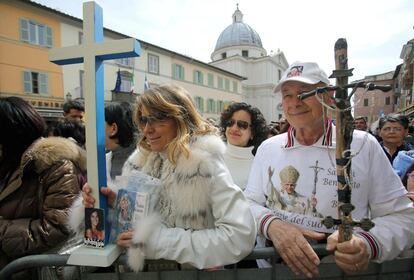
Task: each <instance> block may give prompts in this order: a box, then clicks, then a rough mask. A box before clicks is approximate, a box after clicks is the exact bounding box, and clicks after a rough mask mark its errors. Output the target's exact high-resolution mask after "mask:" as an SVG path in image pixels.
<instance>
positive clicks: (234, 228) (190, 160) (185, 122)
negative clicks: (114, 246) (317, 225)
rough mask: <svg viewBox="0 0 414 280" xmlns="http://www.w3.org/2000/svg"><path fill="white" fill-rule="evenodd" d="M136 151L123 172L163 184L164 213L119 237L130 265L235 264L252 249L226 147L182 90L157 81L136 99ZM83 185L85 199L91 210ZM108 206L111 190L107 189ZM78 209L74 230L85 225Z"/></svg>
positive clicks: (252, 228)
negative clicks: (152, 261)
mask: <svg viewBox="0 0 414 280" xmlns="http://www.w3.org/2000/svg"><path fill="white" fill-rule="evenodd" d="M136 105H137V106H136V112H135V116H134V119H135V122H136V123H137V126H138V128H139V130H140V132H141V137H142V138H141V139H140V141H139V145H138V148H137V150H136V151H135V152H134V153H133V154H132V155H131V157H130V158H129V159H128V161H127V163H126V164H125V165H124V169H123V174H122V175H128V173H129V172H131V171H132V170H134V169H135V170H140V171H143V172H144V173H146V174H149V175H151V176H153V177H156V178H159V179H160V180H161V182H162V187H161V191H160V202H159V205H158V213H159V216H157V218H155V217H154V216H151V217H147V218H144V219H143V220H140V221H139V222H138V223H137V224H136V225H135V227H134V228H135V230H134V231H133V232H123V233H121V234H120V235H119V236H118V241H117V243H118V245H119V246H122V247H125V248H128V263H129V265H130V267H131V268H132V269H133V270H135V271H139V270H141V269H142V268H143V263H144V259H165V260H172V261H176V262H177V263H179V264H181V265H190V266H192V267H195V268H198V269H207V268H214V267H217V266H223V265H226V264H231V263H236V262H238V261H240V260H241V259H243V258H244V257H245V256H247V255H248V254H249V253H250V252H251V250H252V249H253V247H254V242H255V237H256V225H255V222H254V219H253V217H252V214H251V212H250V210H249V205H248V203H247V201H246V200H245V198H244V196H243V193H242V192H241V190H240V189H239V188H238V187H237V186H236V185H235V184H234V183H233V181H232V179H231V176H230V174H229V171H228V169H227V167H226V166H225V164H224V161H223V153H224V151H225V145H224V143H223V142H222V140H221V139H220V138H219V137H218V136H217V135H216V132H215V129H214V128H213V127H212V126H211V125H209V124H208V123H207V122H206V121H204V120H203V119H202V117H201V116H200V114H199V113H198V112H197V111H196V108H195V106H194V104H193V102H192V101H191V97H190V95H189V94H188V92H186V91H185V90H184V89H183V88H181V87H177V86H160V87H156V88H152V89H150V90H147V91H146V92H144V94H142V95H141V96H139V97H138V98H137V104H136ZM90 191H91V189H90V188H89V187H88V185H87V184H86V185H85V186H84V188H83V204H84V206H86V207H93V204H94V198H93V197H92V195H90ZM101 191H102V193H104V194H106V195H107V196H108V203H109V204H110V205H112V204H113V203H114V200H115V192H114V190H111V189H108V188H102V190H101ZM80 208H81V207H78V209H76V206H74V209H73V211H72V227H74V228H78V227H79V225H81V224H82V219H79V217H82V214H81V213H82V211H83V210H82V209H80Z"/></svg>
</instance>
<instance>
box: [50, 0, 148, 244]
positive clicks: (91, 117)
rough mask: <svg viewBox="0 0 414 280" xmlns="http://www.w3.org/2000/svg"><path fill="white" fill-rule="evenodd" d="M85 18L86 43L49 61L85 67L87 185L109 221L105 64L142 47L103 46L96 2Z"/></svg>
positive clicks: (87, 6) (53, 53) (130, 43)
mask: <svg viewBox="0 0 414 280" xmlns="http://www.w3.org/2000/svg"><path fill="white" fill-rule="evenodd" d="M83 18H84V20H83V31H84V43H83V44H82V45H79V46H71V47H63V48H58V49H51V50H50V51H49V60H50V61H51V62H53V63H56V64H59V65H66V64H74V63H82V62H83V63H84V70H85V92H86V94H85V111H86V116H87V118H86V152H87V172H88V183H89V184H90V185H91V187H92V190H93V192H92V193H93V194H94V197H95V200H96V201H97V205H99V208H102V209H104V211H105V217H107V202H106V197H105V196H103V195H101V194H100V191H99V188H101V187H104V186H106V184H107V182H106V167H105V127H104V122H105V116H104V112H105V111H104V73H103V71H104V68H103V61H104V60H108V59H116V58H123V57H134V56H139V55H140V52H141V47H140V44H139V42H138V41H137V40H135V39H133V38H131V39H123V40H113V41H106V42H105V43H103V21H102V8H101V7H100V6H99V5H97V4H96V3H95V2H85V3H84V4H83ZM98 194H99V195H98ZM107 228H108V227H107V225H106V226H105V229H106V232H105V244H106V243H107V241H108V237H109V231H108V230H107Z"/></svg>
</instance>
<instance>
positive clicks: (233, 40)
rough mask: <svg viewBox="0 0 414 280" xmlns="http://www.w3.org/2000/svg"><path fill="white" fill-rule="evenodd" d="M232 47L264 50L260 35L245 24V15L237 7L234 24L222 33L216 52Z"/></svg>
mask: <svg viewBox="0 0 414 280" xmlns="http://www.w3.org/2000/svg"><path fill="white" fill-rule="evenodd" d="M231 46H253V47H258V48H263V46H262V40H261V39H260V36H259V34H257V32H256V31H255V30H254V29H253V28H251V27H250V26H249V25H248V24H246V23H244V22H243V14H242V12H241V11H240V10H239V7H238V6H237V9H236V11H235V12H234V13H233V23H232V24H230V25H229V26H228V27H226V29H224V31H223V32H221V34H220V36H219V38H218V40H217V43H216V48H215V49H214V51H217V50H219V49H222V48H226V47H231Z"/></svg>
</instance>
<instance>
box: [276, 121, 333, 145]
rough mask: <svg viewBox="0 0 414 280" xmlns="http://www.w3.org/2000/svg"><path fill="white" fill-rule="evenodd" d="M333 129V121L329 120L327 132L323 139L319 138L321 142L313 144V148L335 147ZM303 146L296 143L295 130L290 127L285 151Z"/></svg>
mask: <svg viewBox="0 0 414 280" xmlns="http://www.w3.org/2000/svg"><path fill="white" fill-rule="evenodd" d="M333 128H334V125H333V124H332V120H331V119H328V124H327V126H326V131H325V132H324V134H323V135H322V137H321V138H319V140H318V141H317V142H316V143H315V144H313V145H312V146H314V147H333V142H334V139H333ZM300 146H303V145H301V144H300V143H299V142H297V141H296V138H295V129H294V128H293V127H292V126H291V127H289V129H288V131H287V139H286V143H285V145H284V148H285V149H291V148H296V147H300Z"/></svg>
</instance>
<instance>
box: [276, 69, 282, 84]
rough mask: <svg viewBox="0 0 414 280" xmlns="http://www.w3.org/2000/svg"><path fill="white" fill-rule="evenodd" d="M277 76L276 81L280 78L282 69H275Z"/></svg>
mask: <svg viewBox="0 0 414 280" xmlns="http://www.w3.org/2000/svg"><path fill="white" fill-rule="evenodd" d="M277 77H278V81H280V79H282V71H281V70H280V69H277Z"/></svg>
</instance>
